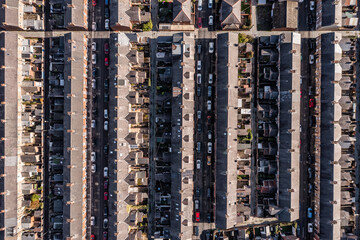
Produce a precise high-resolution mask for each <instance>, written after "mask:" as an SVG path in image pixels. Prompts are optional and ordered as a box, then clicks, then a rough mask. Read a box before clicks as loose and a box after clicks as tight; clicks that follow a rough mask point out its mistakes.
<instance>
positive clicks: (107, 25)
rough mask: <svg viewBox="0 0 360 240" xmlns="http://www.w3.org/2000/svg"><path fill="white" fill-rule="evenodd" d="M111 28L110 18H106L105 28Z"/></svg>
mask: <svg viewBox="0 0 360 240" xmlns="http://www.w3.org/2000/svg"><path fill="white" fill-rule="evenodd" d="M109 28H110V20H109V19H105V29H106V30H109Z"/></svg>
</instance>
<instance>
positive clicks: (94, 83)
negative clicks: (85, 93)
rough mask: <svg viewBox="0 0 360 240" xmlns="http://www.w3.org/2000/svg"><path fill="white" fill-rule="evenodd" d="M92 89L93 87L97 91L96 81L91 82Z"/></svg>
mask: <svg viewBox="0 0 360 240" xmlns="http://www.w3.org/2000/svg"><path fill="white" fill-rule="evenodd" d="M91 87H92V89H96V79H93V80H92V81H91Z"/></svg>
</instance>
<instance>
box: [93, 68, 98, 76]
mask: <svg viewBox="0 0 360 240" xmlns="http://www.w3.org/2000/svg"><path fill="white" fill-rule="evenodd" d="M96 75H97V69H96V68H94V69H93V70H92V77H93V78H95V77H96Z"/></svg>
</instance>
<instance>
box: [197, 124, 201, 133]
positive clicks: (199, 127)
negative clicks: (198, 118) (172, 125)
mask: <svg viewBox="0 0 360 240" xmlns="http://www.w3.org/2000/svg"><path fill="white" fill-rule="evenodd" d="M197 126H198V132H201V123H198V125H197Z"/></svg>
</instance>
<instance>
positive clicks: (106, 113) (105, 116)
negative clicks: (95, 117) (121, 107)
mask: <svg viewBox="0 0 360 240" xmlns="http://www.w3.org/2000/svg"><path fill="white" fill-rule="evenodd" d="M104 118H109V114H108V110H107V109H104Z"/></svg>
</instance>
